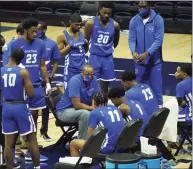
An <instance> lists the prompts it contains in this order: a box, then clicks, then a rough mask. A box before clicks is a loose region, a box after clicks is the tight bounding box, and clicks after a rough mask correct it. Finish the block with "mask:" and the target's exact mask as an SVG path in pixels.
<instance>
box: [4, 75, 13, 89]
mask: <svg viewBox="0 0 193 169" xmlns="http://www.w3.org/2000/svg"><path fill="white" fill-rule="evenodd" d="M3 80H4V87H7V86H9V87H13V86H15V81H16V74H14V73H10V74H4V75H3Z"/></svg>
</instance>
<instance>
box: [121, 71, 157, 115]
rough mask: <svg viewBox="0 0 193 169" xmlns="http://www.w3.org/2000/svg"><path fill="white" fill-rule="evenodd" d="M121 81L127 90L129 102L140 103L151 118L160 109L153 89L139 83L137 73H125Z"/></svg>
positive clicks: (126, 94)
mask: <svg viewBox="0 0 193 169" xmlns="http://www.w3.org/2000/svg"><path fill="white" fill-rule="evenodd" d="M121 80H122V83H123V86H124V88H125V90H126V92H125V97H126V98H127V100H137V101H139V102H140V103H141V104H142V105H143V107H144V109H145V111H146V112H147V114H148V115H149V116H151V115H152V114H153V113H155V112H156V111H157V110H158V109H159V107H158V103H157V99H156V97H155V95H154V93H153V91H152V89H151V88H150V87H149V86H148V85H146V84H142V83H137V81H136V75H135V73H132V72H126V71H125V72H124V73H123V75H122V77H121Z"/></svg>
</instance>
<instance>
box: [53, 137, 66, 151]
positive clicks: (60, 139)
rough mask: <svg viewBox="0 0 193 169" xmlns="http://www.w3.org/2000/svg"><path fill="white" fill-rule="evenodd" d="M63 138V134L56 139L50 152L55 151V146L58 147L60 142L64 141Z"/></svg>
mask: <svg viewBox="0 0 193 169" xmlns="http://www.w3.org/2000/svg"><path fill="white" fill-rule="evenodd" d="M64 136H65V134H63V135H62V136H61V137H60V138H59V139H58V141H57V142H56V143H55V144H54V146H53V148H52V149H51V151H50V152H53V151H54V150H55V148H56V146H57V145H59V144H60V142H61V141H62V140H63V139H64Z"/></svg>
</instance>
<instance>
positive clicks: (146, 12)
mask: <svg viewBox="0 0 193 169" xmlns="http://www.w3.org/2000/svg"><path fill="white" fill-rule="evenodd" d="M148 14H149V9H144V8H142V9H140V10H139V15H141V17H142V18H144V17H147V16H148Z"/></svg>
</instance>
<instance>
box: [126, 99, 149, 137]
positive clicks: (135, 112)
mask: <svg viewBox="0 0 193 169" xmlns="http://www.w3.org/2000/svg"><path fill="white" fill-rule="evenodd" d="M126 103H127V104H128V105H129V107H130V113H129V115H128V118H129V120H133V119H141V120H143V125H142V127H141V129H140V133H139V136H141V135H142V133H143V130H144V127H145V125H146V123H147V121H148V120H149V118H150V115H149V114H147V112H146V111H145V109H144V107H143V105H142V104H141V103H140V102H139V101H137V100H127V102H126Z"/></svg>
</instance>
